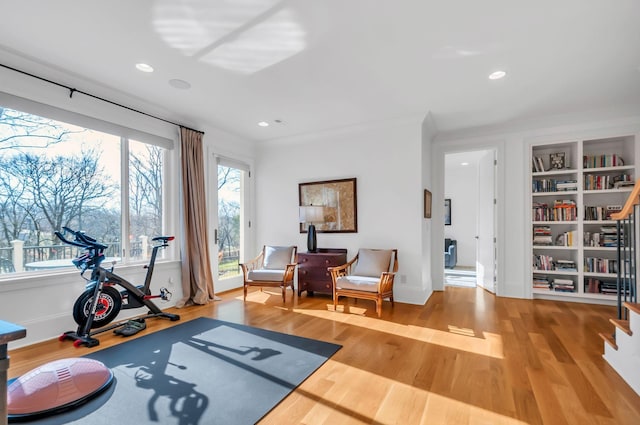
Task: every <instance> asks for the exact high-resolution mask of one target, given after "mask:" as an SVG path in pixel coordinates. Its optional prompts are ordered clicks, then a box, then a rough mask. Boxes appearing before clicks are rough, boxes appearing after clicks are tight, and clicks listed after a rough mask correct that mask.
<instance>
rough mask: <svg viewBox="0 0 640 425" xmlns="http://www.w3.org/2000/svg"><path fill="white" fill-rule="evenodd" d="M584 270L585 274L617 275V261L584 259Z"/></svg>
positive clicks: (593, 258) (594, 258)
mask: <svg viewBox="0 0 640 425" xmlns="http://www.w3.org/2000/svg"><path fill="white" fill-rule="evenodd" d="M584 270H585V272H587V273H605V274H613V273H618V260H613V259H609V258H596V257H585V258H584Z"/></svg>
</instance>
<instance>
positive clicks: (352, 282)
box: [336, 276, 380, 292]
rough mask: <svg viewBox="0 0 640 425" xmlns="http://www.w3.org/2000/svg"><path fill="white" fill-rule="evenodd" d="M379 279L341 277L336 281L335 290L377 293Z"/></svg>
mask: <svg viewBox="0 0 640 425" xmlns="http://www.w3.org/2000/svg"><path fill="white" fill-rule="evenodd" d="M379 282H380V277H367V276H341V277H339V278H337V279H336V288H337V289H354V290H356V291H366V292H377V291H378V283H379Z"/></svg>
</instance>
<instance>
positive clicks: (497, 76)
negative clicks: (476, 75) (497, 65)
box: [489, 71, 507, 80]
mask: <svg viewBox="0 0 640 425" xmlns="http://www.w3.org/2000/svg"><path fill="white" fill-rule="evenodd" d="M505 75H507V73H506V72H504V71H495V72H492V73H491V74H489V79H490V80H499V79H500V78H504V77H505Z"/></svg>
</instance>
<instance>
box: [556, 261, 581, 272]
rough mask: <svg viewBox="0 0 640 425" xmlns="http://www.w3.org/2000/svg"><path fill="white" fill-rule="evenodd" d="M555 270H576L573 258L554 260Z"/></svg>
mask: <svg viewBox="0 0 640 425" xmlns="http://www.w3.org/2000/svg"><path fill="white" fill-rule="evenodd" d="M554 266H555V270H558V271H563V272H577V271H578V268H577V267H576V262H575V261H573V260H556V261H555V262H554Z"/></svg>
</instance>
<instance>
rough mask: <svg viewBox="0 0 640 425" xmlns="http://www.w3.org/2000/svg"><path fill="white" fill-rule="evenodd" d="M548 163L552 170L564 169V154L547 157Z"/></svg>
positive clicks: (553, 154) (559, 153) (557, 153)
mask: <svg viewBox="0 0 640 425" xmlns="http://www.w3.org/2000/svg"><path fill="white" fill-rule="evenodd" d="M549 162H550V163H551V169H552V170H562V169H564V168H565V155H564V152H556V153H552V154H550V155H549Z"/></svg>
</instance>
